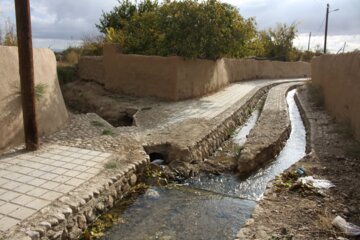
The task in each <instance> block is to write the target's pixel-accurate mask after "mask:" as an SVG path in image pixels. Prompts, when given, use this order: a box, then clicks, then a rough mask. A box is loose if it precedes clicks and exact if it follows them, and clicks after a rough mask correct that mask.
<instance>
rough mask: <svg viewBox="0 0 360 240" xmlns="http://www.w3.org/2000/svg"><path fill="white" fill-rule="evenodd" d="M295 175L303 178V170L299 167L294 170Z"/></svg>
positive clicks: (304, 173)
mask: <svg viewBox="0 0 360 240" xmlns="http://www.w3.org/2000/svg"><path fill="white" fill-rule="evenodd" d="M296 173H297V175H299V176H305V175H306V172H305V169H304V168H302V167H299V168H298V169H296Z"/></svg>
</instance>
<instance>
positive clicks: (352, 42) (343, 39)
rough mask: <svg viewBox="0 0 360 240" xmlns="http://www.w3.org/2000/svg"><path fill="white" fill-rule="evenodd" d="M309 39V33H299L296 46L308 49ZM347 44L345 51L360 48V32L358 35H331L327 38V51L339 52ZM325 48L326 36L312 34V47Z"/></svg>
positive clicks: (312, 48)
mask: <svg viewBox="0 0 360 240" xmlns="http://www.w3.org/2000/svg"><path fill="white" fill-rule="evenodd" d="M308 41H309V35H308V34H299V36H298V37H297V38H296V39H295V40H294V46H295V47H297V48H299V49H302V50H307V47H308ZM344 43H346V46H345V52H349V51H353V50H355V49H359V50H360V34H357V35H330V36H328V38H327V51H329V52H331V53H337V52H338V51H339V50H340V49H342V48H343V47H344ZM323 48H324V36H312V37H311V41H310V49H311V50H316V49H321V50H323Z"/></svg>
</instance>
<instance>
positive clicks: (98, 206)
mask: <svg viewBox="0 0 360 240" xmlns="http://www.w3.org/2000/svg"><path fill="white" fill-rule="evenodd" d="M96 209H97V210H99V211H100V212H102V211H104V209H105V205H104V204H103V203H102V202H99V203H98V204H97V205H96Z"/></svg>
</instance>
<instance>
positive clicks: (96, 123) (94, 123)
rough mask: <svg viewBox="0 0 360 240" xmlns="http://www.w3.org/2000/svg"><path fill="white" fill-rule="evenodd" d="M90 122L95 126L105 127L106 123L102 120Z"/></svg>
mask: <svg viewBox="0 0 360 240" xmlns="http://www.w3.org/2000/svg"><path fill="white" fill-rule="evenodd" d="M90 123H91V125H93V126H94V127H105V125H104V124H103V123H102V122H99V121H91V122H90Z"/></svg>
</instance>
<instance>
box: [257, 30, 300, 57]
mask: <svg viewBox="0 0 360 240" xmlns="http://www.w3.org/2000/svg"><path fill="white" fill-rule="evenodd" d="M296 32H297V30H296V25H295V24H291V25H290V26H287V25H286V24H278V25H277V26H276V28H275V29H272V28H270V29H269V30H268V31H261V32H260V33H259V40H260V42H261V44H263V46H262V51H263V52H262V53H260V55H263V56H264V57H267V58H269V59H271V60H280V61H290V60H296V55H297V54H296V51H297V50H296V49H295V48H294V47H293V40H294V39H295V37H296Z"/></svg>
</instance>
